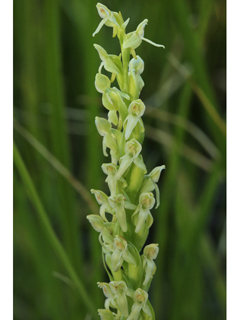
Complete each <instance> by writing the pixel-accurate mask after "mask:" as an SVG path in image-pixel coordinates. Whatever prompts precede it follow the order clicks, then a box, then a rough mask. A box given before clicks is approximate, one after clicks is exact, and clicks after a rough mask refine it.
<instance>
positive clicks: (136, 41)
mask: <svg viewBox="0 0 240 320" xmlns="http://www.w3.org/2000/svg"><path fill="white" fill-rule="evenodd" d="M141 42H142V40H141V38H140V37H139V36H138V34H137V33H136V32H133V33H132V34H131V35H130V37H129V38H128V39H127V40H126V41H124V42H123V48H124V49H127V48H133V49H136V48H137V47H139V46H140V44H141Z"/></svg>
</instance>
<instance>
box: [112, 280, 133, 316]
mask: <svg viewBox="0 0 240 320" xmlns="http://www.w3.org/2000/svg"><path fill="white" fill-rule="evenodd" d="M109 285H110V288H111V290H112V293H113V294H114V301H115V302H116V304H117V306H118V309H119V310H120V311H121V313H122V314H123V315H124V317H127V316H128V302H127V294H128V288H127V285H126V283H125V282H124V281H111V282H110V283H109Z"/></svg>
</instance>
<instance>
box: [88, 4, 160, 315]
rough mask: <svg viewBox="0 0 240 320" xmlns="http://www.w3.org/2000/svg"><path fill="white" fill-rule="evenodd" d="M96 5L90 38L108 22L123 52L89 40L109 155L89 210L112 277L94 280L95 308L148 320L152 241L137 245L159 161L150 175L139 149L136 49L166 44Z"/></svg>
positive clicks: (144, 232) (100, 126) (148, 218)
mask: <svg viewBox="0 0 240 320" xmlns="http://www.w3.org/2000/svg"><path fill="white" fill-rule="evenodd" d="M97 10H98V13H99V15H100V17H101V19H102V20H101V21H100V23H99V25H98V27H97V29H96V31H95V32H94V33H93V36H95V35H96V34H97V33H98V32H99V31H100V30H101V28H102V27H103V26H104V25H105V26H107V27H111V28H113V37H115V36H117V37H118V39H119V42H120V47H121V53H120V54H119V55H113V54H109V53H108V52H107V51H106V50H105V49H104V48H103V47H101V46H100V45H98V44H94V48H95V49H96V50H97V51H98V54H99V57H100V60H101V62H100V66H99V68H98V73H97V74H96V77H95V87H96V89H97V91H98V92H99V93H100V94H101V95H102V104H103V106H104V107H105V109H106V110H107V116H106V119H105V118H104V116H103V117H96V118H95V124H96V127H97V131H98V133H99V134H100V136H101V137H102V147H103V154H104V156H106V157H110V160H109V161H107V162H109V163H103V164H102V170H103V172H104V173H105V174H106V176H107V177H106V178H105V182H106V183H107V185H108V189H109V191H108V193H104V192H103V191H100V190H94V189H92V190H91V193H93V194H94V196H95V198H96V200H97V202H98V204H99V215H95V214H90V215H88V216H87V219H88V220H89V222H90V223H91V225H92V227H93V228H94V229H95V230H96V231H97V232H98V233H99V237H98V239H99V242H100V245H101V248H102V257H103V264H104V267H105V270H106V272H107V274H108V276H109V281H110V282H109V283H107V282H98V286H99V288H101V289H102V290H103V293H104V295H105V297H106V299H105V303H104V308H105V309H99V310H98V313H99V316H100V318H101V320H122V319H125V320H143V319H146V320H153V319H155V315H154V311H153V308H152V306H151V304H150V302H149V300H148V293H147V292H148V290H149V287H150V284H151V281H152V278H153V275H154V273H155V271H156V265H155V262H154V260H155V259H156V257H157V254H158V251H159V248H158V244H155V243H154V244H150V245H147V246H146V247H145V248H143V246H144V243H145V242H146V240H147V236H148V233H149V228H150V227H151V225H152V223H153V216H152V213H151V210H152V209H153V207H154V206H155V205H156V207H158V206H159V204H160V192H159V188H158V185H157V183H158V180H159V178H160V174H161V171H162V170H163V169H164V168H165V166H159V167H156V168H155V169H153V170H152V171H150V173H148V172H147V168H146V166H145V163H144V160H143V157H142V154H141V152H142V143H143V139H144V133H145V128H144V123H143V117H144V113H145V109H146V107H145V104H144V102H143V101H142V100H141V99H140V97H139V95H140V92H141V90H142V89H143V87H144V81H143V79H142V73H143V71H144V61H143V60H142V59H141V57H139V56H138V55H136V52H135V50H136V49H137V48H138V47H139V46H140V44H141V43H142V41H146V42H149V43H150V44H152V45H154V46H157V47H164V46H163V45H159V44H156V43H154V42H152V41H151V40H148V39H146V38H145V37H144V29H145V26H146V25H147V23H148V20H147V19H145V20H143V21H142V22H141V23H140V24H139V25H138V26H137V29H136V30H135V31H133V32H130V33H127V34H126V27H127V25H128V22H129V19H127V20H126V21H124V20H123V17H122V15H121V13H120V12H119V13H117V12H113V11H110V10H109V9H108V8H107V7H106V6H105V5H103V4H101V3H98V4H97ZM130 55H132V56H133V58H132V59H130ZM105 70H106V71H107V72H110V75H109V76H107V75H105V74H104V73H105ZM113 83H114V84H113ZM153 191H155V193H154V194H153V193H152V192H153ZM154 195H155V198H156V200H155V198H154ZM141 251H143V254H142V255H141V256H140V252H141Z"/></svg>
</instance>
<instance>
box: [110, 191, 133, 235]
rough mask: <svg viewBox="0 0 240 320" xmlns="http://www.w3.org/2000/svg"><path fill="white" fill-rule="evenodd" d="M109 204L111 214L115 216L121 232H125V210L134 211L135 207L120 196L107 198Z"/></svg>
mask: <svg viewBox="0 0 240 320" xmlns="http://www.w3.org/2000/svg"><path fill="white" fill-rule="evenodd" d="M108 200H109V204H110V206H111V207H112V210H113V212H114V213H115V214H116V217H117V219H118V222H119V225H120V227H121V229H122V231H123V232H127V219H126V212H125V208H126V209H130V210H134V209H135V208H136V206H135V205H134V204H132V203H130V202H128V201H126V198H125V197H124V195H122V194H118V195H115V196H111V197H109V198H108Z"/></svg>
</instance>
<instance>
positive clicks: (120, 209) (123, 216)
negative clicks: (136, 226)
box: [115, 206, 127, 232]
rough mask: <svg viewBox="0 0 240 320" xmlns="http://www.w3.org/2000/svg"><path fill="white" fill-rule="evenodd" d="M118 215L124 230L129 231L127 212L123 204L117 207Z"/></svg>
mask: <svg viewBox="0 0 240 320" xmlns="http://www.w3.org/2000/svg"><path fill="white" fill-rule="evenodd" d="M115 212H116V217H117V219H118V222H119V224H120V227H121V229H122V231H123V232H127V220H126V212H125V210H124V207H123V206H120V207H115Z"/></svg>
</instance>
